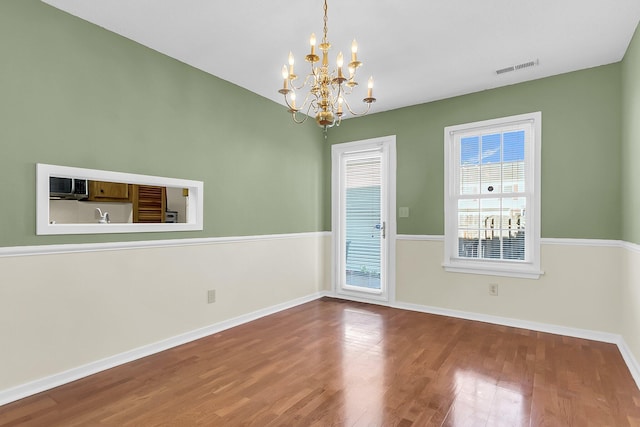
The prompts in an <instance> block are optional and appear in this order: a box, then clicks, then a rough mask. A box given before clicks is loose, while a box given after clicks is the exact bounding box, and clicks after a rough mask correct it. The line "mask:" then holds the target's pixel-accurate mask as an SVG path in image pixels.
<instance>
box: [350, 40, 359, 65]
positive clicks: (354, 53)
mask: <svg viewBox="0 0 640 427" xmlns="http://www.w3.org/2000/svg"><path fill="white" fill-rule="evenodd" d="M357 56H358V42H356V39H353V41H352V42H351V62H356V61H357V60H358V57H357Z"/></svg>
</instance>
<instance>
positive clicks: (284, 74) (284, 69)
mask: <svg viewBox="0 0 640 427" xmlns="http://www.w3.org/2000/svg"><path fill="white" fill-rule="evenodd" d="M282 78H283V79H284V84H283V86H282V89H285V90H286V89H288V88H289V73H288V72H287V66H286V65H283V66H282Z"/></svg>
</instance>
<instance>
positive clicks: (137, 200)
mask: <svg viewBox="0 0 640 427" xmlns="http://www.w3.org/2000/svg"><path fill="white" fill-rule="evenodd" d="M131 190H132V191H131V193H132V194H131V200H132V202H133V222H134V223H136V222H137V223H160V222H164V221H165V211H166V210H167V189H166V187H158V186H154V185H137V184H134V185H132V186H131Z"/></svg>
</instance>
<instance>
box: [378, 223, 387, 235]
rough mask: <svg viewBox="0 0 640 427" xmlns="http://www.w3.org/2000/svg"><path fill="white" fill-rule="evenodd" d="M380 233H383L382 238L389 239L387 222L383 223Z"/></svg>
mask: <svg viewBox="0 0 640 427" xmlns="http://www.w3.org/2000/svg"><path fill="white" fill-rule="evenodd" d="M380 231H382V238H383V239H386V238H387V223H386V221H382V226H381V227H380Z"/></svg>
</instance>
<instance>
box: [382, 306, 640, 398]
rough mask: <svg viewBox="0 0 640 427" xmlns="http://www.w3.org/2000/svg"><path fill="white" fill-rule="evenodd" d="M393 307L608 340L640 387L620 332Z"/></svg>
mask: <svg viewBox="0 0 640 427" xmlns="http://www.w3.org/2000/svg"><path fill="white" fill-rule="evenodd" d="M392 307H395V308H400V309H403V310H411V311H418V312H422V313H429V314H437V315H441V316H449V317H455V318H459V319H465V320H476V321H478V322H485V323H492V324H495V325H501V326H511V327H514V328H521V329H530V330H532V331H538V332H546V333H550V334H556V335H564V336H568V337H574V338H583V339H587V340H593V341H600V342H606V343H611V344H616V345H617V346H618V349H619V350H620V354H621V355H622V358H623V359H624V361H625V363H626V364H627V367H628V368H629V372H630V373H631V376H632V377H633V379H634V381H635V382H636V386H637V387H638V389H640V364H638V361H637V360H636V359H635V357H633V354H632V353H631V351H630V350H629V347H627V344H626V342H625V340H624V338H623V337H622V336H621V335H619V334H613V333H609V332H600V331H591V330H588V329H580V328H571V327H568V326H559V325H552V324H548V323H538V322H531V321H528V320H520V319H512V318H509V317H500V316H492V315H489V314H481V313H472V312H466V311H459V310H451V309H447V308H439V307H431V306H426V305H419V304H410V303H405V302H396V303H394V304H393V305H392Z"/></svg>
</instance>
